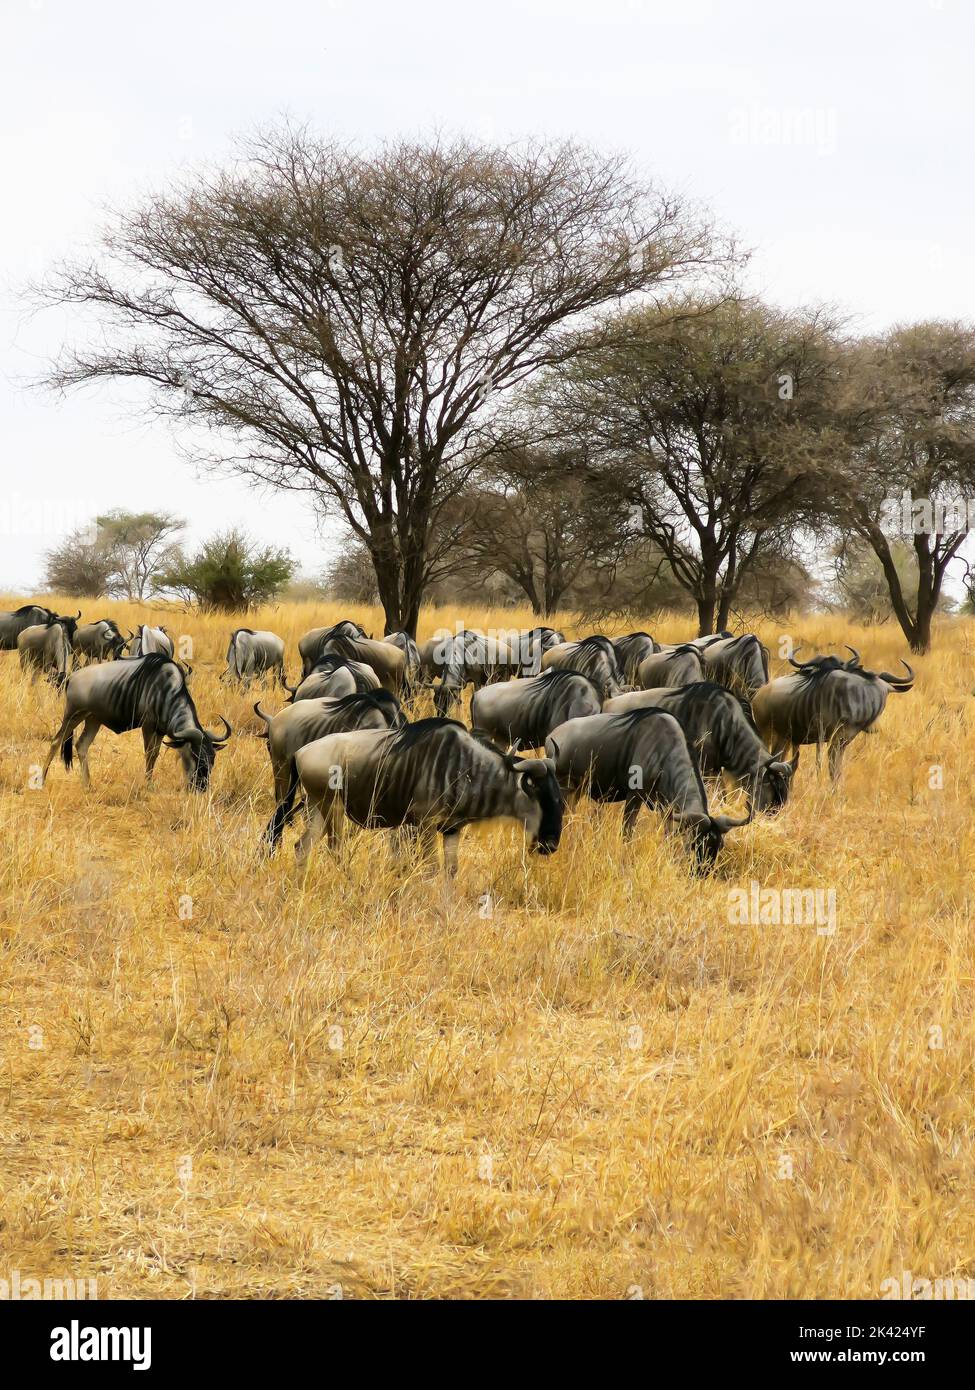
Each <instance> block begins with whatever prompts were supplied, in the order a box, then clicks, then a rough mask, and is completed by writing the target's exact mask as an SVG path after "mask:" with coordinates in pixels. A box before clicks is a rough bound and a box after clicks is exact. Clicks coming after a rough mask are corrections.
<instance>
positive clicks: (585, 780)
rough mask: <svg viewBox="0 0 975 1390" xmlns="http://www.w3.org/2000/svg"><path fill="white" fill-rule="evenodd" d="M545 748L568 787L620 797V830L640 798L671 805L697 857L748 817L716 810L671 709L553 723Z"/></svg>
mask: <svg viewBox="0 0 975 1390" xmlns="http://www.w3.org/2000/svg"><path fill="white" fill-rule="evenodd" d="M545 751H546V753H547V754H548V756H549V757H551V758H554V759H555V770H556V773H557V775H558V779H559V783H560V785H561V786H562V788H563V790H564V791H566V792H568V793H570V794H573V795H576V796H577V795H581V794H582V793H583V792H585V793H586V794H588V795H589V796H591V797H592V798H593V800H594V801H622V802H623V834H624V835H625V836H628V835H630V834H632V831H633V825H634V822H635V821H636V818H637V816H638V815H639V813H640V807H641V806H648V807H656V808H658V809H660V810H663V811H665V812H667V814H668V815H669V816H670V817H671V818H672V819H673V821H674V822H675V823H676V825H677V827H678V828H679V829H680V830H681V831H682V832H683V833H684V834H686V835H687V836H688V838H689V840H690V843H691V845H692V847H693V849H694V852H695V853H696V855H697V859H698V863H699V864H711V863H713V862H714V859H715V857H716V855H717V853H718V850H719V849H720V848H721V844H722V841H723V839H724V836H725V835H726V834H727V832H728V831H729V830H731V829H733V828H734V827H735V826H738V825H745V824H747V822H748V820H749V819H750V817H748V816H746V817H744V819H742V820H733V819H732V818H731V817H730V816H712V815H711V813H710V812H709V810H708V798H707V792H706V791H705V788H704V781H703V779H702V777H701V770H700V768H699V767H698V762H697V756H696V754H695V752H694V749H693V748H692V747H691V745H690V744H689V743H688V741H687V736H686V734H685V733H684V730H683V729H682V728H681V726H680V723H679V721H678V720H676V719H675V718H674V716H673V715H672V714H668V713H667V712H666V710H661V709H637V710H630V711H629V712H628V713H624V714H591V715H589V716H588V717H587V718H585V719H570V720H569V722H568V723H566V724H561V725H559V727H558V728H557V729H553V730H552V732H551V733H550V734H549V736H548V738H547V739H546V740H545Z"/></svg>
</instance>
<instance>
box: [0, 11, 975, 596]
mask: <svg viewBox="0 0 975 1390" xmlns="http://www.w3.org/2000/svg"><path fill="white" fill-rule="evenodd" d="M0 13H2V32H0V111H2V122H0V142H2V151H3V167H4V179H3V185H4V194H5V197H4V205H5V213H4V216H3V218H2V219H0V277H2V289H3V295H2V303H0V311H2V322H0V354H2V360H0V430H2V438H3V483H2V489H0V588H5V589H15V590H19V591H21V592H26V591H28V590H30V589H31V588H32V587H34V586H36V585H37V584H38V581H39V580H40V577H41V573H42V567H43V562H42V556H43V552H44V551H45V550H46V549H48V548H49V547H50V546H51V545H52V544H53V543H54V542H55V541H56V540H57V539H58V536H59V534H62V533H63V532H64V531H65V530H67V529H70V527H71V526H73V525H75V524H77V523H78V522H79V521H81V520H87V519H88V518H89V517H90V516H91V515H93V514H94V513H95V512H97V511H101V510H105V509H107V508H109V507H113V506H122V507H126V508H131V509H136V508H143V507H157V508H162V507H165V508H169V509H171V510H174V511H177V512H179V513H181V514H183V515H186V516H187V517H188V518H189V519H190V522H191V535H192V537H193V538H199V537H200V536H202V535H205V534H207V533H208V532H210V531H212V530H215V529H217V528H218V527H223V526H225V525H228V524H231V523H240V524H242V525H243V526H245V527H246V528H247V529H248V530H249V531H251V532H252V533H254V534H256V535H259V536H260V537H262V538H263V539H266V540H268V541H271V542H274V543H275V544H282V545H288V546H289V547H290V548H291V549H292V550H293V552H294V553H295V554H296V555H297V556H298V557H299V558H300V560H301V562H302V564H303V566H304V567H305V569H306V570H307V571H308V572H315V571H317V570H318V569H319V568H320V567H321V564H322V561H323V560H324V558H325V556H326V554H327V552H328V549H329V543H328V541H327V539H323V538H321V537H317V536H316V533H315V526H314V522H313V520H312V518H311V517H310V516H309V514H308V510H307V503H305V502H303V501H301V500H300V499H296V498H288V497H282V496H267V495H259V494H257V493H255V492H254V491H252V490H250V489H249V488H248V487H247V486H246V485H245V484H244V483H243V482H241V481H235V480H234V481H228V480H227V479H213V478H209V477H196V476H195V475H194V471H193V469H192V468H191V467H190V466H189V465H188V464H186V463H184V462H183V461H182V460H181V459H180V458H179V457H178V456H177V454H176V451H175V449H174V446H173V438H172V436H171V434H170V433H169V429H168V427H167V426H164V425H160V424H153V423H145V422H143V421H141V420H140V418H139V413H138V409H137V407H138V401H139V399H140V398H139V395H138V392H137V391H136V390H135V388H133V389H131V390H127V389H122V388H115V387H113V388H106V389H103V390H100V391H99V392H98V393H97V394H92V393H85V394H84V395H81V396H76V397H73V398H72V399H70V400H68V401H67V402H60V401H57V400H56V399H54V398H52V397H50V396H47V395H44V394H37V393H35V392H28V391H25V390H24V389H23V386H22V382H23V381H24V380H25V379H26V378H28V377H30V376H31V375H33V374H35V373H36V372H37V371H38V370H39V369H40V367H41V366H42V364H43V362H44V361H45V359H47V358H48V357H50V356H51V355H53V354H54V353H55V352H56V351H57V350H58V348H59V346H60V344H61V342H62V340H63V339H64V338H65V337H68V338H70V337H71V335H72V322H71V320H70V318H69V317H68V316H66V315H63V314H60V313H47V314H44V315H42V316H40V317H38V318H29V317H27V316H25V313H24V311H23V307H22V306H21V304H20V303H19V302H18V301H17V299H16V297H15V296H16V292H17V291H18V289H19V288H20V287H21V286H22V284H23V282H24V281H25V280H27V279H29V278H30V277H32V276H36V275H37V274H39V273H40V272H42V271H43V269H44V267H45V266H46V265H47V264H49V263H50V261H51V260H52V259H54V258H57V257H59V256H63V255H69V256H70V255H77V254H78V253H79V252H82V251H83V250H84V249H85V247H87V246H89V245H91V244H92V243H93V241H94V237H95V233H96V231H97V227H98V224H99V217H100V210H101V207H102V206H103V205H104V204H105V203H106V202H108V203H115V202H126V203H127V202H130V201H132V200H134V199H137V198H138V196H139V193H140V191H142V190H145V189H147V188H150V187H154V186H159V185H162V184H165V183H166V181H167V180H168V179H169V178H170V177H171V176H172V175H173V174H174V173H176V172H177V171H180V170H183V169H185V168H186V167H187V166H192V165H193V164H194V163H196V162H199V161H209V160H214V159H220V158H221V157H222V156H224V155H225V153H226V152H227V150H228V148H229V141H230V138H231V137H232V136H233V134H235V133H239V132H241V131H246V130H247V129H249V128H251V127H252V126H254V125H258V124H263V123H265V122H267V121H268V120H272V119H274V118H275V117H279V116H282V115H285V114H287V115H290V116H292V117H294V118H296V119H302V120H308V121H309V122H310V123H311V124H312V125H315V126H317V127H319V128H320V129H321V130H322V131H325V132H329V133H334V134H337V135H339V136H342V137H345V138H352V139H357V140H360V141H362V142H364V143H368V142H370V141H373V140H376V139H378V138H382V137H385V136H394V135H396V134H399V133H405V134H409V135H417V134H423V133H426V132H429V131H431V130H433V129H435V128H439V129H441V130H443V131H446V132H453V131H458V132H465V133H472V134H474V135H479V136H481V137H484V138H488V139H495V138H496V139H498V140H506V139H510V138H513V137H518V136H525V135H543V136H544V135H553V136H576V137H580V138H582V139H584V140H587V141H590V142H593V143H595V144H597V145H601V146H604V147H607V148H611V149H616V150H618V149H623V150H627V151H629V152H630V153H631V154H632V155H633V157H634V159H635V161H636V162H637V164H638V165H639V166H640V167H641V168H642V169H643V170H644V171H645V172H646V173H647V174H649V175H650V176H652V177H653V178H654V179H656V180H657V181H658V182H659V183H661V184H662V185H664V186H668V187H671V188H674V189H677V190H679V191H681V192H682V193H685V194H687V195H689V196H691V197H693V198H696V199H700V200H702V201H704V202H706V203H707V204H708V205H709V206H710V207H711V208H712V209H713V211H714V212H715V214H716V215H717V216H718V218H719V219H720V220H721V221H722V222H723V223H724V224H725V225H727V226H728V227H730V228H732V229H735V230H736V231H737V232H738V233H739V234H740V236H741V238H742V240H743V241H744V242H745V243H746V244H748V245H750V246H752V247H753V248H754V250H755V256H754V261H753V266H752V272H751V280H752V285H753V287H754V288H756V289H759V290H761V291H763V292H765V293H767V294H768V295H769V296H770V297H771V298H772V299H774V300H777V301H779V302H781V303H785V304H789V303H804V302H805V303H808V302H810V301H814V300H826V301H830V302H833V303H837V304H839V305H840V306H841V307H843V308H844V309H847V310H849V311H851V312H853V313H855V314H857V315H859V316H860V322H861V323H862V326H863V327H864V328H867V329H869V328H879V327H883V326H884V325H886V324H888V323H891V322H894V321H896V320H900V319H909V318H920V317H949V316H950V317H969V316H971V315H972V314H973V312H975V261H973V255H972V249H971V243H972V229H973V227H975V180H973V178H972V164H973V151H975V100H973V94H972V87H973V82H972V72H973V67H975V6H973V5H972V4H971V0H845V3H842V0H817V3H816V4H808V5H802V6H797V5H786V4H783V3H782V0H669V3H660V0H599V2H598V3H594V0H589V3H577V0H517V3H511V0H492V3H490V4H476V5H464V4H463V3H462V0H454V2H453V3H447V2H445V3H438V2H437V0H408V3H404V0H358V3H354V0H318V3H314V2H313V0H275V3H274V4H270V5H269V4H267V3H266V0H264V2H263V3H256V0H234V2H233V3H230V0H195V3H188V2H187V0H167V3H166V4H165V5H136V4H133V3H132V2H131V0H128V3H123V0H85V3H84V4H81V3H78V0H2V3H0Z"/></svg>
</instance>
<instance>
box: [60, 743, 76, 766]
mask: <svg viewBox="0 0 975 1390" xmlns="http://www.w3.org/2000/svg"><path fill="white" fill-rule="evenodd" d="M61 761H62V762H63V763H64V765H65V767H66V768H67V769H68V771H69V772H70V771H71V765H72V763H73V762H74V739H73V736H72V735H71V734H68V737H67V738H66V739H65V740H64V742H63V743H62V744H61Z"/></svg>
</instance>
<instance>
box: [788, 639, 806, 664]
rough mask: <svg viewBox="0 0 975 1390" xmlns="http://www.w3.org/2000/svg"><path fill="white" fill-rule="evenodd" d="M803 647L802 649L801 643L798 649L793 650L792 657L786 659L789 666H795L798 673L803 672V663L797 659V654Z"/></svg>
mask: <svg viewBox="0 0 975 1390" xmlns="http://www.w3.org/2000/svg"><path fill="white" fill-rule="evenodd" d="M801 647H802V643H801V642H800V643H799V646H798V647H793V648H792V655H791V656H788V657H786V660H787V661H788V663H789V665H790V666H794V667H795V668H796V670H797V671H801V670H802V662H801V661H796V659H795V656H796V652H797V651H799V649H800V648H801Z"/></svg>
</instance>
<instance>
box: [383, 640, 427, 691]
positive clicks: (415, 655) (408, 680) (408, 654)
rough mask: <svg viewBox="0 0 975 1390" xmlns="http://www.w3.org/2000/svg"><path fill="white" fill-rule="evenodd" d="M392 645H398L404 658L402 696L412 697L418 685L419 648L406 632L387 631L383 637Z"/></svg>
mask: <svg viewBox="0 0 975 1390" xmlns="http://www.w3.org/2000/svg"><path fill="white" fill-rule="evenodd" d="M383 641H384V642H389V644H390V645H391V646H393V647H398V648H399V650H400V651H401V652H402V653H403V656H404V658H405V660H406V668H405V672H404V676H403V698H404V700H409V699H412V697H413V696H414V695H415V694H416V691H417V689H418V687H419V685H420V675H421V673H420V667H421V661H420V648H419V647H418V646H417V645H416V643H415V642H414V641H413V638H412V637H411V636H410V634H409V633H408V632H387V633H386V636H385V637H384V638H383Z"/></svg>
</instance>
